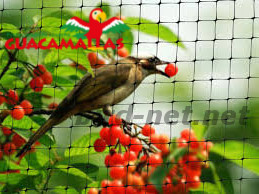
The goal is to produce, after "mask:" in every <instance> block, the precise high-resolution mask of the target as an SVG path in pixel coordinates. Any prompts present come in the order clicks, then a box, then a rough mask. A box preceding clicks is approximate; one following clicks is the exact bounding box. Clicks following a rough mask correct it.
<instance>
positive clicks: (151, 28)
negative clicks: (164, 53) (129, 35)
mask: <svg viewBox="0 0 259 194" xmlns="http://www.w3.org/2000/svg"><path fill="white" fill-rule="evenodd" d="M125 23H126V24H127V25H129V26H130V27H131V28H132V29H135V30H138V31H140V32H143V33H145V34H148V35H151V36H155V37H158V38H159V39H162V40H165V41H168V42H171V43H174V44H175V43H177V42H178V41H179V39H178V37H177V35H176V34H175V33H174V32H172V31H171V30H170V29H169V28H168V27H166V26H164V25H162V24H157V23H154V22H152V21H150V20H147V19H144V18H141V21H140V19H139V18H138V17H128V18H126V20H125ZM178 45H179V46H180V47H182V48H184V45H183V44H182V43H181V42H178Z"/></svg>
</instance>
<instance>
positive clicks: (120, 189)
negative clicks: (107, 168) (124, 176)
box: [107, 180, 125, 194]
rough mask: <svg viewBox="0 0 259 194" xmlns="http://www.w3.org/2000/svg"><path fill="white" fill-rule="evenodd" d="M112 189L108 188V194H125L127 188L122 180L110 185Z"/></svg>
mask: <svg viewBox="0 0 259 194" xmlns="http://www.w3.org/2000/svg"><path fill="white" fill-rule="evenodd" d="M109 186H110V187H108V188H107V193H114V194H115V193H118V194H120V193H121V194H124V193H125V188H124V185H123V184H122V182H121V181H120V180H114V181H112V182H111V183H110V185H109Z"/></svg>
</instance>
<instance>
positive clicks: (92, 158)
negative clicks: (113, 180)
mask: <svg viewBox="0 0 259 194" xmlns="http://www.w3.org/2000/svg"><path fill="white" fill-rule="evenodd" d="M106 155H107V152H102V153H96V152H95V153H89V154H87V155H86V154H84V155H75V156H71V157H65V158H64V159H63V160H62V161H60V162H59V164H62V165H71V166H74V167H77V168H78V169H80V170H81V171H83V172H85V173H87V175H89V176H90V177H93V178H95V180H98V181H101V180H104V179H107V177H108V176H109V174H108V169H107V167H106V166H105V164H104V160H105V157H106Z"/></svg>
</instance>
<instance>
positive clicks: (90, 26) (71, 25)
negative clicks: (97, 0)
mask: <svg viewBox="0 0 259 194" xmlns="http://www.w3.org/2000/svg"><path fill="white" fill-rule="evenodd" d="M105 19H106V14H105V12H104V11H103V10H102V9H101V8H96V9H93V10H92V11H91V12H90V15H89V23H87V22H85V21H84V20H82V19H80V18H78V17H76V16H74V17H72V18H70V19H69V20H68V21H67V22H66V24H65V25H63V26H62V29H65V30H66V31H82V32H84V33H85V35H84V36H86V37H87V39H88V47H92V39H95V40H96V47H99V46H100V38H101V35H102V34H103V33H109V32H113V33H122V32H125V31H126V30H128V29H129V27H128V26H127V25H126V24H125V23H124V22H123V21H121V20H120V19H119V18H118V17H112V18H110V19H109V20H107V21H105ZM76 37H78V38H80V37H82V34H80V33H79V34H77V35H76Z"/></svg>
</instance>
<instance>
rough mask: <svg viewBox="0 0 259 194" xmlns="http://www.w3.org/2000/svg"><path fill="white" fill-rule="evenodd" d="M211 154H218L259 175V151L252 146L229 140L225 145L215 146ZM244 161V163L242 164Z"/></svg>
mask: <svg viewBox="0 0 259 194" xmlns="http://www.w3.org/2000/svg"><path fill="white" fill-rule="evenodd" d="M211 152H214V153H217V154H218V155H220V156H221V157H222V158H221V160H223V158H225V159H228V160H230V161H231V162H233V163H235V164H237V165H239V166H241V167H242V168H246V169H248V170H250V171H251V172H253V173H255V174H257V175H259V165H258V161H259V159H256V158H258V156H259V149H258V148H257V147H255V146H253V145H251V144H248V143H245V142H239V141H233V140H228V141H225V143H220V144H215V145H214V146H213V147H212V148H211ZM241 161H243V162H241Z"/></svg>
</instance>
